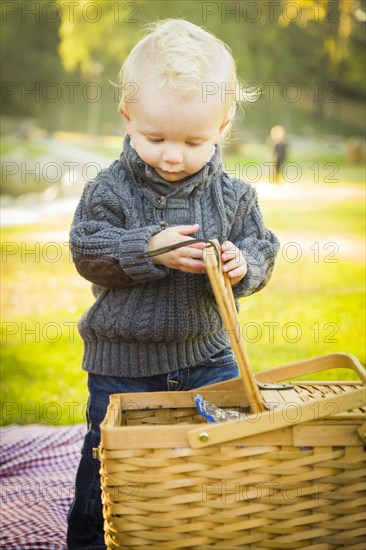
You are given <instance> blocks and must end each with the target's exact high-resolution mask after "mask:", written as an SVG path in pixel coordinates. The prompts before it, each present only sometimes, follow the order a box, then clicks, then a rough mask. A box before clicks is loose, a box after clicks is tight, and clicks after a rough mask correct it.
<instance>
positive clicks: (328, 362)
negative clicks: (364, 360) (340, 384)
mask: <svg viewBox="0 0 366 550" xmlns="http://www.w3.org/2000/svg"><path fill="white" fill-rule="evenodd" d="M328 369H351V370H353V371H354V372H355V373H356V374H357V376H358V377H359V379H360V380H361V381H362V382H363V383H364V384H365V383H366V371H365V369H364V367H363V366H362V364H361V363H360V361H359V360H358V359H357V357H355V356H354V355H352V354H351V353H342V352H339V353H328V354H326V355H320V356H318V357H312V358H311V359H305V360H302V361H295V362H294V363H288V364H287V365H282V366H281V367H274V368H271V369H269V370H264V371H261V372H258V373H256V374H255V378H256V380H257V381H258V382H266V383H270V384H273V383H276V382H280V381H284V380H289V379H290V378H291V380H293V379H294V378H297V377H298V376H304V375H305V374H312V373H313V372H320V371H323V370H328Z"/></svg>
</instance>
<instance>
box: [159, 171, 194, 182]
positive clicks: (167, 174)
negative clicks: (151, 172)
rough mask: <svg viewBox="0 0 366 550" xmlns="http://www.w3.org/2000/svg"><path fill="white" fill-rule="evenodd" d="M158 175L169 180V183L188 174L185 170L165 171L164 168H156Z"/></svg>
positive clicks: (179, 179)
mask: <svg viewBox="0 0 366 550" xmlns="http://www.w3.org/2000/svg"><path fill="white" fill-rule="evenodd" d="M156 171H157V173H158V174H159V176H161V177H162V178H164V179H165V180H166V181H169V182H171V183H174V182H178V181H181V180H183V179H185V178H186V177H187V176H188V174H186V173H185V172H165V171H164V170H156Z"/></svg>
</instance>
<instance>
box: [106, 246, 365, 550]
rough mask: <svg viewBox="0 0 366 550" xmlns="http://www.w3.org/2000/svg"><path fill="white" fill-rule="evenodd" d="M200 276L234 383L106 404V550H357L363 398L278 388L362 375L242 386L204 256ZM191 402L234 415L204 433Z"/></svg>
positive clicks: (308, 367) (234, 341) (216, 275)
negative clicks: (214, 305) (212, 302)
mask: <svg viewBox="0 0 366 550" xmlns="http://www.w3.org/2000/svg"><path fill="white" fill-rule="evenodd" d="M206 264H207V269H208V275H209V278H210V281H211V285H212V287H213V290H214V293H215V297H216V300H217V301H218V304H219V307H220V311H221V314H222V316H223V319H224V322H225V325H226V328H227V330H228V334H229V336H230V340H231V345H232V349H233V351H234V353H235V355H236V359H237V361H238V364H239V366H240V371H241V377H240V378H236V379H234V380H229V381H227V382H221V383H219V384H213V385H211V386H206V387H204V388H200V389H199V390H198V389H195V390H192V391H189V392H154V393H133V394H132V393H130V394H116V395H113V396H111V400H110V405H109V408H108V411H107V414H106V417H105V419H104V421H103V422H102V424H101V445H100V447H99V458H100V461H101V485H102V498H103V513H104V520H105V540H106V544H107V547H108V549H109V550H112V549H115V548H122V549H125V548H126V549H128V548H134V549H141V550H145V549H149V548H150V549H154V550H160V549H161V550H162V549H178V548H186V549H190V550H191V549H196V550H206V549H207V550H208V549H213V548H220V549H221V550H223V549H226V550H232V549H237V548H239V549H253V550H261V549H268V548H278V549H281V550H283V549H291V550H292V549H296V548H303V549H310V548H312V549H316V550H328V549H329V550H331V549H340V548H344V549H347V550H356V549H357V550H365V547H366V534H365V525H366V524H365V493H364V490H365V473H366V468H365V466H366V465H365V452H364V445H365V431H366V426H365V424H364V422H365V416H364V415H365V409H364V408H363V407H364V405H365V400H364V397H365V392H364V386H363V384H362V382H358V381H344V382H342V381H334V382H329V381H328V382H319V381H316V382H312V381H298V382H285V383H284V382H283V381H287V380H290V379H293V378H298V377H299V376H302V375H305V374H310V373H312V372H316V371H323V370H327V369H330V368H332V369H334V368H350V369H352V370H354V371H355V372H356V373H357V374H358V376H359V378H360V379H361V380H362V381H363V383H364V382H365V374H364V369H363V367H362V366H361V364H360V363H359V362H358V360H357V359H356V358H355V357H354V356H352V355H349V354H332V355H324V356H320V357H316V358H312V359H308V360H304V361H299V362H296V363H292V364H289V365H285V366H282V367H278V368H275V369H271V370H269V371H265V372H261V373H259V374H257V375H256V377H255V378H254V377H253V375H252V374H251V371H250V368H249V362H248V357H247V354H246V350H245V346H244V343H243V341H242V339H241V336H240V334H239V332H240V331H239V332H238V331H235V330H234V328H235V325H236V323H237V317H236V310H235V304H234V300H233V297H232V292H231V287H230V284H229V283H228V281H227V280H226V279H225V278H224V277H223V276H222V275H221V270H220V269H218V262H217V257H216V256H215V255H213V254H207V257H206ZM197 393H200V394H201V396H203V398H204V399H207V400H208V401H210V402H212V403H214V404H216V405H218V406H220V407H221V408H223V409H230V410H236V411H241V412H244V413H246V414H245V416H244V417H243V418H240V419H239V420H236V421H230V422H225V423H217V424H212V423H207V422H205V421H204V419H203V417H202V416H201V415H200V414H198V412H197V409H196V407H195V406H194V402H193V398H194V397H195V395H196V394H197Z"/></svg>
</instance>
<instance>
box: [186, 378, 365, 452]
mask: <svg viewBox="0 0 366 550" xmlns="http://www.w3.org/2000/svg"><path fill="white" fill-rule="evenodd" d="M365 397H366V395H365V388H360V389H356V390H352V391H349V392H346V393H341V394H337V395H332V396H330V397H326V398H324V399H320V400H318V401H312V402H308V403H304V404H303V405H301V406H300V405H299V404H298V403H293V404H292V405H294V406H297V407H299V410H298V412H299V413H300V416H299V414H297V415H296V419H295V420H293V421H292V420H290V419H289V418H288V416H289V415H288V414H284V409H283V408H281V409H280V408H279V409H274V410H272V411H266V412H259V413H258V414H249V415H247V416H246V417H245V418H243V419H240V420H237V421H230V422H223V423H221V424H207V425H204V426H201V427H199V428H194V429H193V430H190V431H189V432H188V433H187V438H188V442H189V444H190V446H191V447H192V448H193V449H199V448H202V447H207V446H209V445H217V444H221V443H224V442H225V441H233V440H235V439H242V438H245V437H250V436H254V435H258V434H262V433H265V432H270V431H273V430H278V429H282V428H288V427H289V426H290V425H296V424H302V423H303V422H311V421H314V420H320V419H322V418H327V419H329V418H331V417H332V416H333V415H334V414H338V413H340V412H344V411H348V410H354V409H357V408H360V407H363V406H364V405H365V403H366V399H365ZM289 405H291V403H290V404H287V407H288V406H289Z"/></svg>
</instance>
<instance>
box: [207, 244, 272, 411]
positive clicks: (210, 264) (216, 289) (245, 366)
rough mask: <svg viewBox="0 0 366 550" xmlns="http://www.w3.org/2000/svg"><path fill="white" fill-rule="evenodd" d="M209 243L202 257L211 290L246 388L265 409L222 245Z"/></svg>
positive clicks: (253, 404)
mask: <svg viewBox="0 0 366 550" xmlns="http://www.w3.org/2000/svg"><path fill="white" fill-rule="evenodd" d="M210 243H211V245H212V246H211V247H206V248H205V249H204V254H203V260H204V262H205V264H206V268H207V275H208V278H209V281H210V283H211V287H212V291H213V293H214V296H215V299H216V302H217V305H218V306H219V310H220V313H221V316H222V320H223V322H224V325H225V328H226V332H227V334H228V336H229V339H230V344H231V349H232V351H233V353H234V355H235V359H236V362H237V364H238V367H239V372H240V376H241V379H242V381H243V386H244V391H245V394H246V397H247V399H248V401H249V403H250V404H251V407H252V408H253V409H254V411H264V410H265V406H264V402H263V397H262V395H261V393H260V391H259V389H258V386H257V383H256V381H255V379H254V375H253V373H252V370H251V368H250V363H249V357H248V353H247V350H246V347H245V342H244V338H243V335H242V332H241V330H240V323H239V318H238V314H237V311H236V306H235V299H234V295H233V290H232V287H231V283H230V279H229V276H228V274H227V273H223V271H222V267H221V255H220V253H219V251H220V245H219V242H218V241H217V240H212V241H210Z"/></svg>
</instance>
